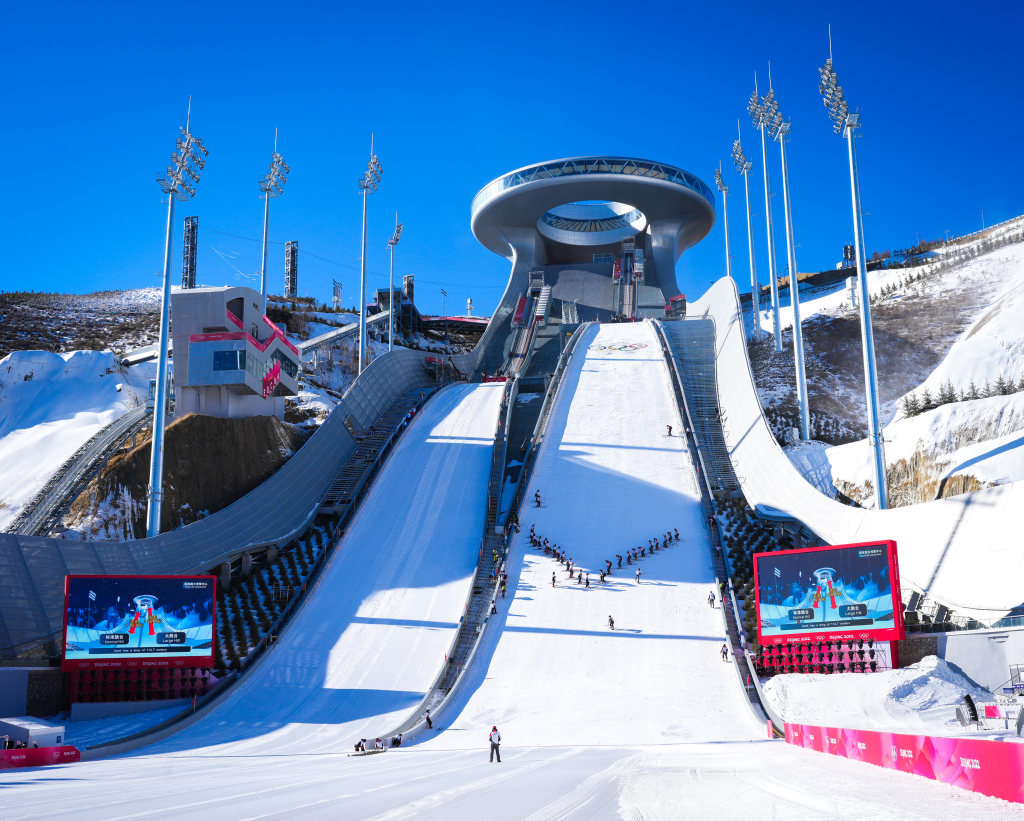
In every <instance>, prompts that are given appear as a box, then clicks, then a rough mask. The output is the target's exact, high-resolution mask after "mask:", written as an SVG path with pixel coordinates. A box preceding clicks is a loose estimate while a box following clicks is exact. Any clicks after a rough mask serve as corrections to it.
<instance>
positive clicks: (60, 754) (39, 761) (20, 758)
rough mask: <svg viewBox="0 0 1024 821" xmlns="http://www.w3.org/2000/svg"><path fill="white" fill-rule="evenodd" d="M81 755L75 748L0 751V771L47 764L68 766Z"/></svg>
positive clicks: (34, 748)
mask: <svg viewBox="0 0 1024 821" xmlns="http://www.w3.org/2000/svg"><path fill="white" fill-rule="evenodd" d="M81 759H82V754H81V753H80V752H78V749H77V748H75V747H67V746H62V747H29V748H28V749H24V750H0V770H13V769H15V768H16V767H45V766H47V765H49V764H70V763H71V762H73V761H80V760H81Z"/></svg>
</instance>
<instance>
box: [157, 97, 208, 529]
mask: <svg viewBox="0 0 1024 821" xmlns="http://www.w3.org/2000/svg"><path fill="white" fill-rule="evenodd" d="M191 121H192V98H191V97H189V100H188V114H187V115H186V117H185V125H184V126H182V127H181V135H180V136H179V137H178V138H177V140H176V141H175V149H174V153H173V154H172V155H171V164H170V165H169V166H167V171H166V173H165V174H164V176H162V177H157V180H156V181H157V184H158V185H159V186H160V190H161V191H163V192H164V194H166V195H167V233H166V236H165V237H164V277H163V296H162V298H161V302H160V354H159V357H158V359H157V366H156V396H155V404H154V405H153V447H152V454H151V456H150V466H149V487H148V488H147V492H146V537H147V538H152V537H153V536H158V535H159V534H160V508H161V503H162V501H163V497H164V493H163V473H164V427H165V425H166V422H167V358H168V351H167V349H168V347H169V345H168V339H167V337H168V330H169V328H170V319H171V247H172V244H173V234H172V231H173V226H174V203H175V201H176V200H180V201H182V202H184V201H185V200H187V199H189V198H190V197H193V196H195V193H196V186H197V185H199V176H200V174H201V173H202V171H203V168H204V167H205V166H206V157H207V155H208V154H209V153H210V152H209V151H207V150H206V147H205V146H204V145H203V142H202V140H200V139H199V138H198V137H195V136H193V134H192V132H191V131H190V130H189V127H190V124H191Z"/></svg>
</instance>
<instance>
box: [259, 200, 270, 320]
mask: <svg viewBox="0 0 1024 821" xmlns="http://www.w3.org/2000/svg"><path fill="white" fill-rule="evenodd" d="M269 238H270V192H269V191H268V192H267V193H265V194H264V195H263V259H262V262H261V263H260V294H261V295H262V296H263V313H266V312H267V245H269Z"/></svg>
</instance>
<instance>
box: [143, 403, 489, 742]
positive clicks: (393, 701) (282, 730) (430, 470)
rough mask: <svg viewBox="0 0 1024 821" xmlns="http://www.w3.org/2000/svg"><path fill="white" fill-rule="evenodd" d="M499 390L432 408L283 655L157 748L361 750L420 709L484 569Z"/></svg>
mask: <svg viewBox="0 0 1024 821" xmlns="http://www.w3.org/2000/svg"><path fill="white" fill-rule="evenodd" d="M502 388H503V386H502V385H500V384H485V385H466V384H458V385H453V386H450V387H448V388H446V389H444V390H443V391H442V392H441V393H440V394H438V395H437V397H435V398H434V399H433V400H431V401H430V402H429V403H427V405H426V406H425V407H424V410H423V411H422V412H421V413H420V415H419V416H418V417H417V418H416V419H415V420H414V421H413V424H412V425H411V426H410V427H409V430H408V432H407V433H406V434H405V436H404V437H403V439H402V441H401V442H400V443H399V445H398V447H397V448H396V449H395V451H394V452H393V454H392V455H391V457H390V458H389V459H388V461H387V463H386V464H385V466H384V468H383V470H382V471H381V473H380V474H379V475H378V476H377V478H376V480H375V482H374V485H373V487H372V489H371V491H370V493H369V494H368V496H367V497H366V499H365V501H364V502H363V504H362V505H361V507H360V509H359V512H358V513H357V514H356V517H355V519H354V521H353V523H352V526H351V527H350V528H349V530H348V532H347V533H346V534H345V536H344V538H343V539H342V542H341V544H340V545H339V546H338V547H337V549H336V550H335V553H334V556H333V557H332V559H331V562H330V565H329V566H328V568H327V569H326V570H325V571H324V574H323V576H322V577H321V579H320V581H319V582H318V583H317V587H316V589H314V591H313V593H312V594H311V596H310V598H309V599H308V600H307V602H306V603H305V604H304V605H303V607H302V609H301V610H300V611H299V612H298V613H297V614H296V616H295V617H294V619H293V620H292V622H291V623H290V624H289V625H288V627H287V628H286V630H285V632H284V633H283V634H282V636H281V637H280V638H279V639H278V642H277V643H276V645H275V647H274V649H273V651H272V652H270V653H268V654H266V656H265V657H264V660H263V661H262V662H260V663H259V664H257V665H256V666H255V667H254V668H253V670H252V671H251V672H250V673H248V674H247V675H246V676H245V677H244V678H243V679H242V680H241V681H240V682H239V683H238V684H237V685H236V686H235V688H234V690H233V691H232V692H231V693H230V694H229V695H228V696H226V698H225V700H224V702H223V703H222V704H221V705H219V706H218V707H217V708H215V709H214V710H213V711H212V712H211V713H210V714H209V715H208V716H207V717H206V718H205V719H204V720H202V721H200V722H198V723H197V724H195V725H194V726H192V727H190V728H187V729H186V730H184V731H182V732H181V733H179V734H178V735H177V736H175V737H173V738H171V739H169V740H168V741H167V742H165V743H164V744H161V745H158V746H157V748H156V749H164V750H168V749H169V750H174V749H177V750H193V751H195V750H196V749H197V748H199V749H203V748H208V747H211V746H216V747H218V748H219V749H221V750H231V749H234V750H238V751H242V750H244V751H245V752H246V753H247V754H250V753H254V752H257V751H260V752H268V751H275V753H277V754H298V753H300V752H301V753H310V752H338V751H339V750H346V751H351V749H352V745H353V744H354V743H355V741H356V740H358V739H359V738H361V737H366V738H369V739H370V740H371V741H372V740H373V738H374V737H376V735H379V734H381V733H385V732H387V731H388V730H390V729H391V728H392V727H394V726H396V725H397V724H398V723H400V722H401V721H402V720H404V719H405V717H406V716H408V715H409V713H410V712H411V711H413V710H414V709H416V708H417V705H418V704H419V703H420V701H421V700H422V698H423V696H424V695H425V694H426V692H427V690H428V689H429V688H430V686H431V684H432V683H433V681H434V679H435V677H436V676H437V671H438V670H439V669H440V667H441V665H442V663H443V660H444V654H445V653H446V652H447V650H448V648H449V646H450V644H451V641H452V638H453V637H454V635H455V631H456V629H457V627H458V622H459V619H460V617H461V616H462V610H463V607H464V605H465V601H466V597H467V596H468V594H469V586H470V584H471V582H472V579H473V576H474V573H475V570H476V563H477V556H478V554H479V549H480V534H481V532H482V531H483V526H484V515H485V512H486V493H487V476H488V473H489V470H490V460H491V449H492V446H493V438H494V429H495V426H496V424H497V420H498V408H499V405H500V402H501V394H502Z"/></svg>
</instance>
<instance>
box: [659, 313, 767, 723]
mask: <svg viewBox="0 0 1024 821" xmlns="http://www.w3.org/2000/svg"><path fill="white" fill-rule="evenodd" d="M651 324H652V325H653V326H654V328H655V330H656V332H657V334H658V337H659V339H660V340H661V343H662V353H663V354H664V356H665V360H666V362H667V364H668V366H669V371H670V372H671V375H672V386H673V389H674V391H675V395H676V399H677V404H678V405H679V408H680V412H681V415H682V416H683V417H684V419H683V421H684V423H685V428H684V429H685V431H686V437H687V445H688V450H689V451H690V453H691V454H696V457H697V461H698V462H699V464H698V465H695V468H696V472H697V485H698V487H699V488H700V493H701V508H702V510H703V513H704V517H703V518H704V525H705V527H706V528H707V533H708V543H709V544H710V545H711V559H712V563H713V566H714V568H715V584H716V586H717V587H718V591H719V593H720V597H721V600H722V602H721V603H722V607H721V608H720V610H721V613H722V621H723V623H724V625H725V628H726V634H727V635H728V637H729V641H730V644H731V649H732V656H733V661H734V662H735V668H734V669H735V670H736V675H737V679H738V681H739V685H740V687H741V688H742V690H743V693H744V695H745V696H746V700H747V704H748V706H749V707H750V709H751V711H752V712H753V714H754V716H755V717H756V718H757V719H758V720H763V721H771V722H772V726H773V734H774V735H776V736H777V737H779V736H781V734H784V732H785V728H784V722H783V721H782V719H780V718H779V717H778V716H777V715H775V714H774V712H773V711H772V710H771V708H770V707H769V706H768V704H767V700H766V698H765V696H764V692H763V691H762V689H761V683H760V680H759V679H758V676H757V672H756V670H755V669H754V665H753V662H752V660H751V658H750V656H749V654H748V653H747V640H746V635H745V634H744V631H743V617H742V614H741V613H740V608H739V603H738V602H737V601H736V591H735V589H734V587H733V583H732V575H731V573H730V568H729V566H728V558H729V546H728V544H727V543H726V542H725V541H724V540H723V539H722V535H721V533H720V532H719V529H718V522H717V520H716V519H715V503H714V497H713V493H712V487H711V483H710V474H709V472H708V464H707V460H706V459H705V455H704V453H703V450H702V448H701V446H700V445H699V444H698V442H697V440H696V436H695V431H696V430H697V425H696V424H695V421H696V420H695V419H694V416H695V414H694V413H692V412H691V407H690V401H689V397H688V395H687V392H686V390H685V388H684V385H685V382H684V381H683V378H682V376H681V374H680V372H679V367H678V362H677V360H678V359H679V355H678V353H677V352H675V351H674V349H673V348H672V347H671V345H670V344H669V337H668V334H667V333H666V331H665V327H664V325H663V324H662V323H661V322H659V321H657V320H652V323H651ZM712 327H713V326H712ZM712 340H713V337H712ZM712 345H713V341H712ZM701 407H702V409H705V410H706V408H705V406H704V405H703V404H702V405H701ZM704 421H706V420H704ZM730 468H731V463H730Z"/></svg>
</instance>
